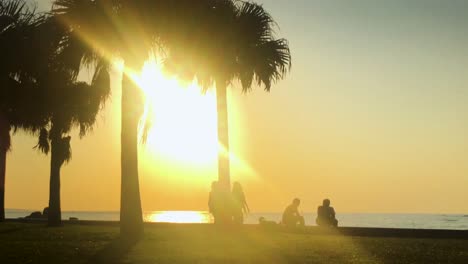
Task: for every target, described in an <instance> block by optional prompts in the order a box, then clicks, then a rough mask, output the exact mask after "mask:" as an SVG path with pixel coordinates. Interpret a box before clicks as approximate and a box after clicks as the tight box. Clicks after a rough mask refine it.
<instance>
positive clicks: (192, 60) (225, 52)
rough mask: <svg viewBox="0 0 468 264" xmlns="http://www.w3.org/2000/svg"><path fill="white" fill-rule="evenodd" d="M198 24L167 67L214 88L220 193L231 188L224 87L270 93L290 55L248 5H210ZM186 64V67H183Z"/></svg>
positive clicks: (225, 0)
mask: <svg viewBox="0 0 468 264" xmlns="http://www.w3.org/2000/svg"><path fill="white" fill-rule="evenodd" d="M211 4H212V7H211V8H210V10H211V11H210V12H209V13H207V15H206V16H205V18H203V21H205V25H206V26H205V27H200V28H198V30H193V31H192V32H189V33H188V36H186V37H185V39H184V42H185V43H186V44H185V45H184V44H183V43H179V45H175V46H178V47H179V49H173V50H172V54H171V61H172V63H171V64H173V65H177V66H176V67H179V69H178V70H179V71H181V72H184V73H186V74H188V75H189V76H190V75H196V76H197V77H198V79H199V80H202V84H204V86H205V87H207V86H209V85H210V84H211V83H212V82H215V84H216V95H217V96H216V99H217V112H218V140H219V144H220V145H221V147H222V148H220V150H219V154H218V177H219V181H220V182H221V184H222V186H224V188H226V189H229V186H230V166H229V163H230V161H229V133H228V132H229V129H228V110H227V87H228V86H229V85H230V84H231V83H232V81H235V80H238V81H240V83H241V85H242V90H243V91H244V92H247V91H249V90H250V89H251V87H252V84H253V83H256V84H257V85H258V86H263V87H264V89H265V90H266V91H270V88H271V85H272V83H274V82H276V81H278V80H280V79H282V78H283V77H284V75H285V74H286V72H287V71H288V70H289V69H290V67H291V54H290V50H289V45H288V42H287V41H286V40H285V39H277V38H275V34H274V28H275V25H276V24H275V22H274V20H273V18H272V17H271V16H270V15H269V14H268V12H267V11H266V10H265V9H264V8H263V7H262V6H261V5H258V4H255V3H252V2H243V1H236V0H219V1H212V2H211ZM187 62H189V63H187Z"/></svg>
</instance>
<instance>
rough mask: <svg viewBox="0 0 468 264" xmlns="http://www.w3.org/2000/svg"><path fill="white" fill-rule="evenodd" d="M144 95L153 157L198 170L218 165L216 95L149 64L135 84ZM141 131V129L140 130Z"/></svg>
mask: <svg viewBox="0 0 468 264" xmlns="http://www.w3.org/2000/svg"><path fill="white" fill-rule="evenodd" d="M135 81H136V82H137V83H138V85H139V86H140V87H141V89H142V90H143V91H144V94H145V101H146V102H145V113H144V116H143V118H142V123H143V122H146V121H150V122H151V124H152V126H151V130H150V132H149V134H148V138H147V142H146V146H145V148H146V149H147V151H148V152H149V153H150V154H151V155H158V156H164V157H166V158H167V159H169V160H171V161H177V162H183V163H192V164H195V165H198V166H203V165H207V166H208V165H209V164H213V162H216V159H217V151H218V140H217V114H216V95H215V92H214V91H213V89H211V90H209V91H208V92H206V93H203V92H202V90H201V89H200V87H199V86H198V85H197V82H196V81H193V82H192V83H189V84H184V83H182V82H180V81H179V80H177V78H175V77H170V76H168V75H166V74H165V73H164V72H163V70H162V66H161V63H160V62H158V61H157V60H155V59H151V60H148V61H147V62H146V63H145V65H144V67H143V69H142V72H141V75H140V76H138V77H136V80H135ZM140 131H142V129H140Z"/></svg>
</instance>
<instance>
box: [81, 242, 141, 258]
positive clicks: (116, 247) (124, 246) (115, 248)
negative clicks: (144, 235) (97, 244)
mask: <svg viewBox="0 0 468 264" xmlns="http://www.w3.org/2000/svg"><path fill="white" fill-rule="evenodd" d="M137 243H138V241H135V240H133V241H129V240H124V239H120V238H117V239H115V240H113V241H111V242H110V243H109V244H108V245H106V246H105V247H104V248H103V249H101V250H100V251H98V252H97V253H96V254H95V255H94V256H92V257H91V258H90V260H89V261H88V263H89V264H95V263H123V258H124V257H125V256H126V255H127V254H128V252H130V250H131V249H132V248H133V247H134V246H135V245H136V244H137Z"/></svg>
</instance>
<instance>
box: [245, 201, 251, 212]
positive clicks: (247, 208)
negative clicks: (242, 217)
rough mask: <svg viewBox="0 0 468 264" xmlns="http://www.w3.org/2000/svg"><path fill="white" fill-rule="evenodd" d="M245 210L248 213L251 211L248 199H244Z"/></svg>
mask: <svg viewBox="0 0 468 264" xmlns="http://www.w3.org/2000/svg"><path fill="white" fill-rule="evenodd" d="M244 210H245V212H246V213H250V208H249V205H248V204H247V201H245V200H244Z"/></svg>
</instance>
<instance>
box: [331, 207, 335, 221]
mask: <svg viewBox="0 0 468 264" xmlns="http://www.w3.org/2000/svg"><path fill="white" fill-rule="evenodd" d="M330 215H331V217H333V218H335V209H334V208H333V207H330Z"/></svg>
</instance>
